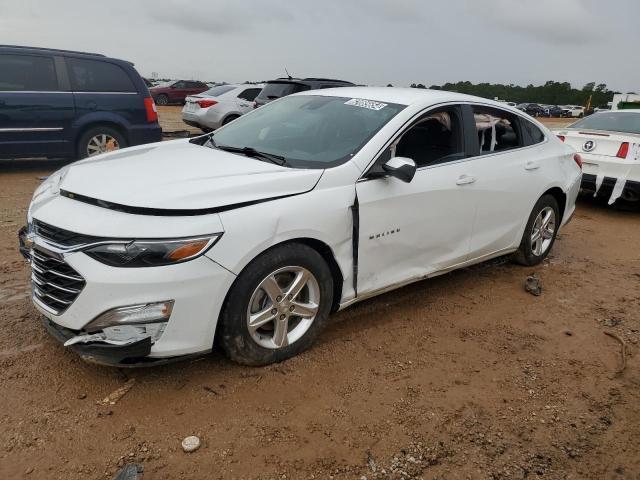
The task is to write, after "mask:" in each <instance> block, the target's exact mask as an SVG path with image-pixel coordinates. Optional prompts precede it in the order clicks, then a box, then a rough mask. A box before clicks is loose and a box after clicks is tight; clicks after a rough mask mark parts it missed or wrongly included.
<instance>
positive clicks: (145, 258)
mask: <svg viewBox="0 0 640 480" xmlns="http://www.w3.org/2000/svg"><path fill="white" fill-rule="evenodd" d="M221 236H222V234H221V233H217V234H214V235H209V236H206V237H197V238H183V239H177V240H133V241H131V242H125V241H114V242H113V243H105V244H101V245H96V246H95V247H90V248H88V249H86V250H83V251H84V253H86V254H87V255H89V256H90V257H91V258H94V259H95V260H98V261H99V262H102V263H105V264H107V265H111V266H112V267H158V266H161V265H171V264H174V263H181V262H186V261H188V260H193V259H194V258H197V257H199V256H200V255H202V254H203V253H205V252H206V251H207V250H209V249H210V248H211V247H212V246H213V245H214V244H215V243H216V242H217V241H218V239H219V238H220V237H221Z"/></svg>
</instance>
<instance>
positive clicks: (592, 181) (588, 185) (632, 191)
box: [580, 173, 640, 199]
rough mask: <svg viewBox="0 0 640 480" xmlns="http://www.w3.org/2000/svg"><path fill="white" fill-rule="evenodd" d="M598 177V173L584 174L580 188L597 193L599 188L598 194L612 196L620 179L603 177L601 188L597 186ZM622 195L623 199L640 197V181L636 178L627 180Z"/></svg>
mask: <svg viewBox="0 0 640 480" xmlns="http://www.w3.org/2000/svg"><path fill="white" fill-rule="evenodd" d="M596 178H597V177H596V175H591V174H588V173H585V174H583V175H582V183H581V185H580V188H581V189H582V190H583V191H585V192H588V193H596V190H597V195H598V196H602V197H609V196H611V193H612V191H613V187H614V186H615V184H616V182H617V180H618V179H617V178H614V177H603V178H602V184H601V185H600V188H597V186H596ZM621 196H622V198H623V199H629V198H630V196H631V197H633V198H640V182H636V181H634V180H626V182H625V184H624V189H623V191H622V195H621Z"/></svg>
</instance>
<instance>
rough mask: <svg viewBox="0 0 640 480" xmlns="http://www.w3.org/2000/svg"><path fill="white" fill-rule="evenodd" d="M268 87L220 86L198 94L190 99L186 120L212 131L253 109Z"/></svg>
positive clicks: (185, 113)
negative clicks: (261, 91) (255, 101)
mask: <svg viewBox="0 0 640 480" xmlns="http://www.w3.org/2000/svg"><path fill="white" fill-rule="evenodd" d="M263 87H264V85H262V84H255V85H253V84H244V85H218V86H217V87H213V88H211V89H209V90H207V91H206V92H202V93H200V94H198V95H191V96H188V97H187V98H186V100H185V104H184V107H183V108H182V121H183V122H184V123H186V124H187V125H191V126H192V127H197V128H200V129H201V130H203V131H204V132H210V131H212V130H215V129H217V128H220V127H221V126H223V125H226V124H227V123H229V122H231V121H233V120H235V119H236V118H238V117H240V116H241V115H244V114H245V113H247V112H249V111H251V110H253V100H254V99H255V98H256V96H257V95H258V94H259V93H260V90H262V88H263Z"/></svg>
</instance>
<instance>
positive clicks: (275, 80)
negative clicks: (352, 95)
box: [267, 77, 355, 85]
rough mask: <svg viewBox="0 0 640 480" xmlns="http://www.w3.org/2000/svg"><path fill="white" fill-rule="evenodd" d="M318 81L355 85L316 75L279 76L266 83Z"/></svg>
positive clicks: (346, 81)
mask: <svg viewBox="0 0 640 480" xmlns="http://www.w3.org/2000/svg"><path fill="white" fill-rule="evenodd" d="M318 82H321V83H340V84H347V85H355V84H354V83H353V82H350V81H348V80H338V79H335V78H316V77H307V78H294V77H280V78H276V79H274V80H269V81H268V82H267V83H318Z"/></svg>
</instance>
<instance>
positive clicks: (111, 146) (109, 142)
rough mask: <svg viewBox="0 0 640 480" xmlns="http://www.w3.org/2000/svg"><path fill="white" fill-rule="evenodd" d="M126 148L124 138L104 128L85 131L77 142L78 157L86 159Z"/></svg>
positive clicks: (116, 132) (110, 129) (112, 130)
mask: <svg viewBox="0 0 640 480" xmlns="http://www.w3.org/2000/svg"><path fill="white" fill-rule="evenodd" d="M126 146H127V141H126V140H125V138H124V136H123V135H122V134H121V133H120V132H119V131H117V130H116V129H114V128H111V127H106V126H98V127H93V128H90V129H89V130H87V131H86V132H85V133H84V134H83V135H82V137H80V140H79V141H78V157H79V158H87V157H92V156H94V155H99V154H101V153H107V152H112V151H114V150H119V149H121V148H124V147H126Z"/></svg>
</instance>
